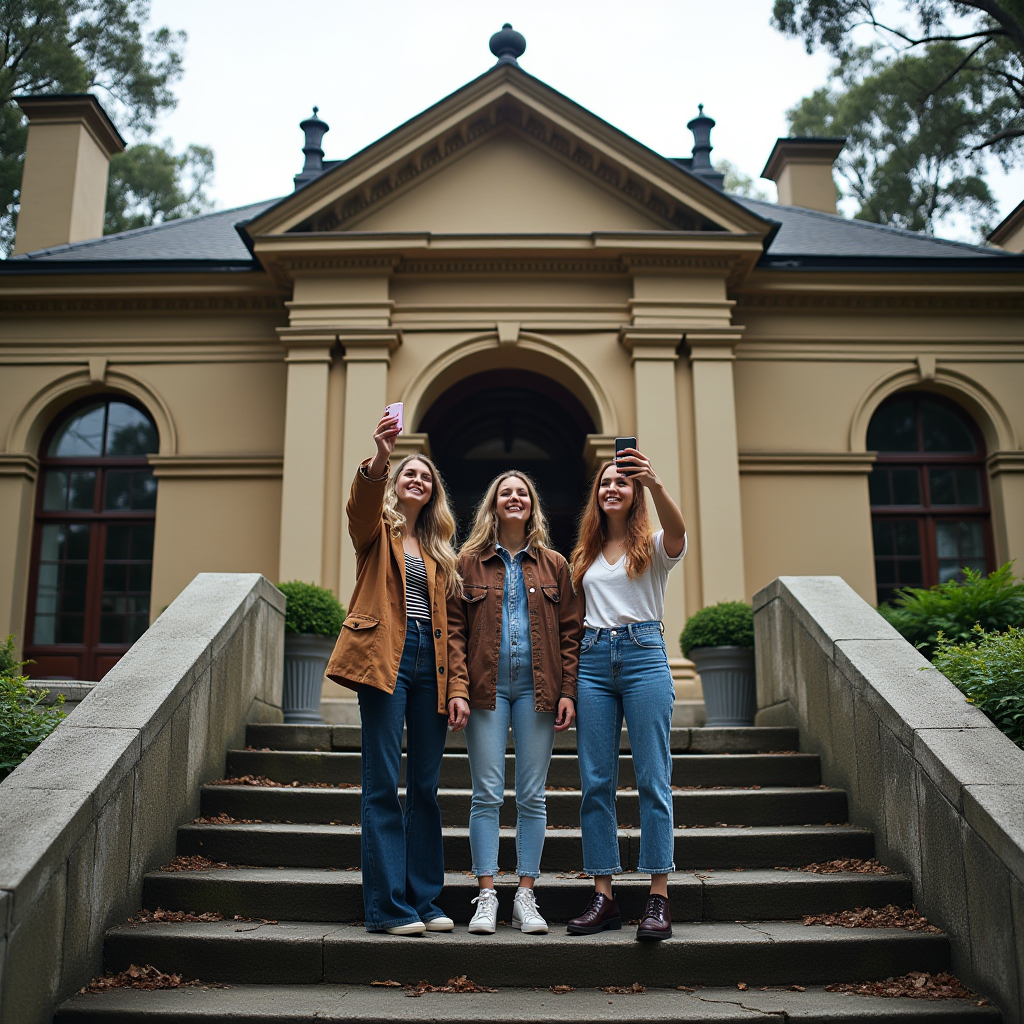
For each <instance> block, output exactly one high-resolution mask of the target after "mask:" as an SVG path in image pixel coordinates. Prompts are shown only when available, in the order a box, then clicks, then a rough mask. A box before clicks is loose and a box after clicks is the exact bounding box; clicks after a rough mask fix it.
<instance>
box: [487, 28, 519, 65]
mask: <svg viewBox="0 0 1024 1024" xmlns="http://www.w3.org/2000/svg"><path fill="white" fill-rule="evenodd" d="M490 46H491V53H493V54H494V56H495V57H497V58H498V63H499V64H514V65H515V66H516V67H519V61H518V60H517V58H519V57H522V55H523V54H524V53H525V52H526V37H525V36H524V35H523V34H522V33H521V32H516V31H515V29H513V28H512V26H511V25H510V24H509V23H508V22H507V21H506V22H505V24H504V25H502V26H501V31H500V32H495V33H494V35H493V36H491V43H490Z"/></svg>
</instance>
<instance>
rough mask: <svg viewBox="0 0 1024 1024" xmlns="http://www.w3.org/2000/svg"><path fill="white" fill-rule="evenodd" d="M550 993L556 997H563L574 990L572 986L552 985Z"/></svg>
mask: <svg viewBox="0 0 1024 1024" xmlns="http://www.w3.org/2000/svg"><path fill="white" fill-rule="evenodd" d="M551 991H552V992H554V993H555V995H556V996H564V995H566V994H567V993H569V992H575V991H576V989H575V988H573V987H572V985H552V986H551Z"/></svg>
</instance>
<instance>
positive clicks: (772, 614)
mask: <svg viewBox="0 0 1024 1024" xmlns="http://www.w3.org/2000/svg"><path fill="white" fill-rule="evenodd" d="M754 656H755V658H756V665H757V703H758V707H768V706H770V705H773V704H778V703H780V702H781V701H783V700H786V699H788V698H789V697H790V695H791V694H793V693H794V692H795V683H794V676H793V673H794V662H793V613H792V612H791V611H790V610H789V609H788V608H787V607H786V605H785V604H783V602H782V601H773V602H771V603H770V604H768V605H766V606H765V607H764V609H763V610H762V611H761V613H760V614H759V615H758V616H756V617H755V619H754Z"/></svg>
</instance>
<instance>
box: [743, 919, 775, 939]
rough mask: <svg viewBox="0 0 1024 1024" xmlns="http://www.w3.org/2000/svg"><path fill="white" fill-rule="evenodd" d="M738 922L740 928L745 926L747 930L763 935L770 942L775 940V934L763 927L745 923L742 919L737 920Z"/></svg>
mask: <svg viewBox="0 0 1024 1024" xmlns="http://www.w3.org/2000/svg"><path fill="white" fill-rule="evenodd" d="M738 924H739V926H740V927H741V928H746V929H747V931H750V932H756V933H757V934H758V935H763V936H764V937H765V938H766V939H767V940H768V941H769V942H771V943H774V942H775V936H774V935H772V933H771V932H766V931H765V930H764V929H763V928H755V927H754V926H753V925H752V924H747V923H745V922H742V921H740V922H738Z"/></svg>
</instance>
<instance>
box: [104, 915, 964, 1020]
mask: <svg viewBox="0 0 1024 1024" xmlns="http://www.w3.org/2000/svg"><path fill="white" fill-rule="evenodd" d="M673 928H674V937H673V938H672V939H668V940H666V941H664V942H661V943H659V944H658V946H657V948H655V949H652V948H651V947H650V946H649V945H647V944H646V943H640V942H636V941H635V939H634V936H633V931H634V930H633V928H631V927H629V926H625V927H623V928H622V930H620V931H615V932H602V933H600V934H599V935H591V936H575V935H567V934H566V933H565V931H564V930H563V929H561V928H556V929H554V930H553V931H552V932H551V933H550V934H548V935H539V936H538V935H523V934H522V933H521V932H519V931H518V930H516V929H513V928H509V927H500V928H499V929H498V931H497V933H496V934H495V935H492V936H479V935H470V934H468V932H467V931H466V929H465V928H463V927H461V926H456V929H455V931H454V932H451V933H448V934H443V933H434V934H430V933H428V934H427V935H424V936H418V937H405V936H395V935H384V934H375V935H371V934H368V933H367V932H366V931H365V930H364V929H363V928H362V926H360V925H337V924H324V923H317V922H308V923H307V922H293V921H282V922H281V923H279V924H263V923H261V922H240V921H224V922H217V923H202V924H190V923H182V924H164V923H157V924H141V925H124V926H122V927H119V928H114V929H111V930H110V931H109V932H108V933H107V938H106V943H105V947H104V959H105V964H106V967H107V968H108V969H110V970H113V971H120V970H124V969H126V968H127V967H128V966H129V965H130V964H133V963H134V964H138V963H143V964H153V965H155V966H157V967H158V968H159V969H160V970H162V971H165V972H168V973H176V974H181V975H182V976H184V977H188V978H202V977H203V976H204V975H205V976H206V977H207V978H210V977H211V974H212V975H214V977H213V979H212V980H216V981H220V982H227V983H233V984H252V983H260V984H280V983H287V984H307V985H311V984H317V983H319V982H326V983H328V984H332V983H333V984H338V983H345V984H356V985H368V984H370V983H372V982H374V981H384V980H395V981H399V982H411V983H414V982H417V981H420V980H423V979H425V980H427V981H430V982H433V983H434V984H443V983H444V982H446V981H447V980H448V978H450V977H451V976H452V975H453V974H455V973H458V974H465V975H467V976H468V977H469V978H472V979H473V981H475V982H477V984H480V985H493V986H502V987H507V988H511V987H515V988H529V987H533V986H542V987H547V986H549V985H558V984H566V985H573V986H576V987H584V986H586V987H590V986H597V985H632V984H634V983H639V984H641V985H646V986H657V987H674V986H676V985H680V984H686V985H735V984H736V983H737V982H738V981H743V982H745V983H746V984H748V985H791V984H800V985H821V984H827V983H829V982H836V981H862V980H868V979H873V978H880V977H881V978H884V977H888V976H890V975H901V974H906V973H907V972H909V971H912V970H918V971H931V972H934V971H942V970H948V969H949V962H950V959H949V958H950V952H949V943H948V941H947V939H946V936H945V935H942V934H934V933H925V932H911V931H906V930H902V929H870V928H827V927H824V926H813V927H805V926H804V925H803V924H800V923H797V922H778V921H770V922H757V923H749V924H747V923H744V924H739V923H732V922H729V923H724V922H723V923H689V922H682V923H680V924H675V925H674V926H673ZM213 965H215V967H214V966H213ZM421 1012H422V1011H421Z"/></svg>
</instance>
